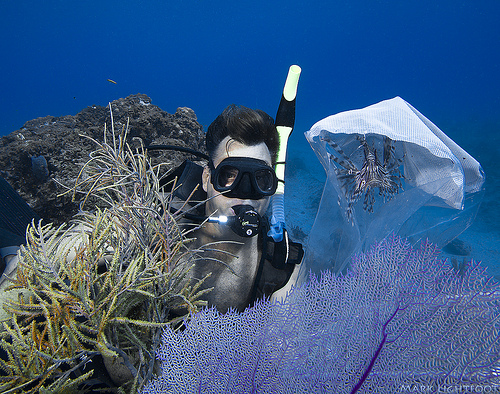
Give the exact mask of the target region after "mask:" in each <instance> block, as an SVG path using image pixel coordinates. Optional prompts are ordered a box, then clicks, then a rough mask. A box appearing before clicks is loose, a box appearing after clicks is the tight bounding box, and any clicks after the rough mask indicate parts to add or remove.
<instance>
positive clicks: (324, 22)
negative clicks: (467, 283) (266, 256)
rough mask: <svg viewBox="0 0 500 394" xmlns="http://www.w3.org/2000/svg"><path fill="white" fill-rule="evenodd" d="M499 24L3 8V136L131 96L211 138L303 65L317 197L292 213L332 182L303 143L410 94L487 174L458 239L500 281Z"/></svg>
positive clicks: (299, 4) (425, 6) (453, 1)
mask: <svg viewBox="0 0 500 394" xmlns="http://www.w3.org/2000/svg"><path fill="white" fill-rule="evenodd" d="M499 20H500V1H498V0H474V1H459V0H404V1H397V0H392V1H389V0H388V1H382V0H351V1H345V2H340V1H336V2H335V1H330V2H327V1H313V0H312V1H309V2H304V1H297V0H292V1H280V0H276V1H269V0H267V1H263V0H254V1H222V0H212V1H206V0H184V1H182V0H181V1H177V2H172V1H167V0H162V1H160V0H149V1H146V0H144V1H139V0H136V1H130V0H122V1H115V0H113V1H106V0H101V1H93V0H88V1H81V2H77V1H69V0H64V1H62V0H58V1H54V0H46V1H43V2H40V1H24V0H16V1H14V0H0V33H1V37H2V40H1V42H0V53H1V54H2V61H1V62H0V86H1V88H2V94H1V98H0V135H6V134H8V133H10V132H12V131H14V130H17V129H19V128H21V127H22V125H23V124H24V123H25V122H26V121H28V120H31V119H33V118H36V117H40V116H46V115H52V116H62V115H68V114H76V113H77V112H79V111H80V110H82V109H83V108H85V107H87V106H90V105H93V104H97V105H106V104H107V103H108V102H109V101H112V100H115V99H118V98H120V97H126V96H128V95H130V94H134V93H144V94H147V95H148V96H150V97H151V98H152V100H153V104H155V105H157V106H159V107H160V108H162V109H163V110H166V111H168V112H171V113H173V112H175V110H176V108H177V107H180V106H187V107H191V108H193V109H194V111H195V112H196V114H197V116H198V120H199V122H200V123H201V124H203V126H204V127H205V129H206V127H207V126H208V125H209V124H210V122H211V121H212V120H213V119H214V118H215V117H216V116H217V115H218V114H219V113H220V112H221V111H222V110H223V109H224V108H225V107H226V106H227V105H228V104H230V103H236V104H242V105H245V106H248V107H252V108H260V109H263V110H264V111H266V112H268V113H269V114H271V115H274V114H275V113H276V109H277V106H278V103H279V99H280V97H281V91H282V88H283V83H284V80H285V77H286V73H287V71H288V67H289V66H290V65H291V64H298V65H300V66H301V67H302V75H301V79H300V83H299V92H298V100H297V116H296V127H295V132H294V133H293V134H292V137H291V146H290V151H289V159H290V162H289V163H293V165H292V164H291V165H290V166H289V167H291V170H293V171H294V174H295V177H294V178H293V180H294V183H295V184H294V185H292V186H290V187H291V188H294V187H295V188H296V190H297V188H298V187H299V186H298V185H301V187H303V188H304V186H305V188H304V189H303V190H304V193H305V192H307V190H309V192H310V193H313V192H314V193H316V194H315V195H314V196H313V197H314V198H308V199H304V201H300V200H293V201H287V209H288V211H289V212H292V213H293V211H294V210H295V211H296V210H302V211H304V210H310V211H313V209H314V201H315V198H316V197H318V196H317V193H319V192H320V190H319V191H318V190H316V189H315V190H314V191H312V190H311V188H310V187H308V185H309V186H310V185H311V184H313V183H314V184H315V185H317V184H321V182H322V179H324V171H323V169H322V167H321V165H320V164H319V162H318V161H317V160H316V159H315V155H314V153H313V152H312V150H311V149H310V148H309V146H308V144H307V142H306V140H305V138H304V136H303V133H304V132H305V131H307V130H308V129H309V127H310V126H312V125H313V124H314V123H315V122H317V121H318V120H320V119H322V118H324V117H326V116H329V115H332V114H334V113H338V112H341V111H345V110H350V109H356V108H362V107H365V106H367V105H370V104H374V103H376V102H379V101H382V100H385V99H389V98H392V97H395V96H401V97H402V98H403V99H405V100H406V101H408V102H409V103H410V104H412V105H413V106H414V107H416V108H417V109H418V110H419V111H420V112H421V113H422V114H424V115H425V116H426V117H427V118H429V119H430V120H431V121H432V122H434V123H435V124H436V125H437V126H438V127H440V128H441V129H442V130H443V131H444V132H445V133H446V134H448V136H450V137H451V138H452V139H454V140H455V141H456V142H457V143H458V144H459V145H461V146H462V147H463V148H464V149H465V150H467V151H468V152H469V153H470V154H472V156H474V157H475V158H476V159H477V160H478V161H479V162H480V163H481V164H482V166H483V168H484V170H485V172H486V176H487V183H486V195H485V199H484V202H483V204H482V206H481V209H480V212H479V214H478V217H477V219H476V222H475V223H474V225H473V226H472V227H471V228H470V229H468V230H467V231H466V232H465V233H464V234H462V236H461V238H462V239H463V240H465V241H466V242H467V243H469V244H470V245H471V247H472V257H473V258H476V259H480V260H483V261H484V263H486V264H487V265H488V266H489V267H490V268H489V272H490V273H492V274H494V275H497V277H500V252H499V250H500V213H499V209H500V204H498V199H499V197H500V180H499V179H500V170H499V166H498V164H499V160H500V136H499V130H500V116H499V109H500V49H499V48H500V24H499ZM107 79H112V80H114V81H116V82H117V84H112V83H110V82H108V81H107ZM297 174H299V176H298V175H297ZM306 200H307V201H306ZM311 201H312V203H311ZM306 202H307V204H309V205H307V204H306V205H307V206H306V207H304V206H303V203H304V204H305V203H306ZM311 204H312V205H311ZM311 224H312V223H311Z"/></svg>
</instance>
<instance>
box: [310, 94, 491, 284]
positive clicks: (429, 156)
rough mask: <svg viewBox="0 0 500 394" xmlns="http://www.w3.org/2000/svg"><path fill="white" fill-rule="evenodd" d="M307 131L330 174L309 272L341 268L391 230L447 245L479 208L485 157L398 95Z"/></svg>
mask: <svg viewBox="0 0 500 394" xmlns="http://www.w3.org/2000/svg"><path fill="white" fill-rule="evenodd" d="M306 138H307V140H308V141H309V143H310V144H311V147H312V149H313V150H314V151H315V153H316V155H317V157H318V158H319V160H320V162H321V163H322V165H323V167H324V169H325V171H326V173H327V180H326V183H325V187H324V190H323V195H322V198H321V202H320V206H319V209H318V213H317V215H316V219H315V222H314V224H313V227H312V229H311V232H310V234H309V240H308V244H307V254H306V259H305V261H304V264H303V267H302V273H303V274H304V275H305V274H306V273H307V272H309V270H310V269H312V270H313V271H314V272H320V271H321V270H325V269H330V270H333V271H334V272H341V271H343V270H344V269H345V268H346V267H347V265H348V263H349V261H350V258H351V256H352V254H353V253H356V252H361V251H365V250H366V249H367V248H368V247H369V246H370V245H372V244H373V243H374V242H380V241H381V240H382V239H384V238H385V237H387V236H388V235H391V234H396V235H400V236H402V237H405V238H408V239H409V240H410V242H411V243H412V244H413V245H415V244H417V243H419V242H420V241H421V240H424V239H426V238H428V239H429V240H430V241H431V242H433V243H435V244H437V245H438V246H439V247H443V246H445V245H446V244H447V243H449V242H450V241H451V240H452V239H453V238H455V237H456V236H457V235H459V234H460V233H461V232H462V231H464V230H465V229H466V228H467V227H468V226H469V225H470V224H471V222H472V221H473V219H474V217H475V215H476V213H477V209H478V207H479V203H480V201H481V198H482V195H483V183H484V173H483V170H482V168H481V166H480V164H479V163H478V162H477V161H476V160H475V159H474V158H473V157H471V156H470V155H469V154H468V153H467V152H465V151H464V150H463V149H462V148H461V147H459V146H458V145H457V144H456V143H455V142H453V141H452V140H451V139H450V138H449V137H447V136H446V135H445V134H444V133H443V132H442V131H441V130H440V129H439V128H438V127H436V126H435V125H434V124H433V123H432V122H430V121H429V120H428V119H427V118H426V117H424V116H423V115H422V114H421V113H420V112H418V111H417V110H416V109H415V108H413V107H412V106H411V105H410V104H408V103H407V102H406V101H404V100H403V99H401V98H400V97H396V98H394V99H391V100H386V101H382V102H380V103H378V104H374V105H371V106H369V107H366V108H363V109H359V110H353V111H347V112H342V113H339V114H337V115H332V116H329V117H327V118H325V119H323V120H321V121H319V122H317V123H316V124H315V125H314V126H313V127H312V128H311V130H309V131H308V132H307V133H306Z"/></svg>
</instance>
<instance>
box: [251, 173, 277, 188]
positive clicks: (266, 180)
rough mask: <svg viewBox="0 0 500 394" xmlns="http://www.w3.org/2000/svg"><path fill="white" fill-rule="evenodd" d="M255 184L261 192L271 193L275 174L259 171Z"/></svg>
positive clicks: (256, 174)
mask: <svg viewBox="0 0 500 394" xmlns="http://www.w3.org/2000/svg"><path fill="white" fill-rule="evenodd" d="M255 182H256V183H257V186H258V187H259V189H260V191H262V192H264V193H269V192H270V191H271V190H272V189H273V186H274V178H273V174H272V173H271V171H270V170H258V171H256V172H255Z"/></svg>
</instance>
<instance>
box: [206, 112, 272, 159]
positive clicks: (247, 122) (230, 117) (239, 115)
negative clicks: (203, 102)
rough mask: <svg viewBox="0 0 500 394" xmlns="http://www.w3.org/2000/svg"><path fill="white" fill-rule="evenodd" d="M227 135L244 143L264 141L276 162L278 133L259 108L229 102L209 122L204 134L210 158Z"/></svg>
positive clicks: (270, 119)
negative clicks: (228, 104) (229, 103)
mask: <svg viewBox="0 0 500 394" xmlns="http://www.w3.org/2000/svg"><path fill="white" fill-rule="evenodd" d="M227 136H229V137H230V138H232V139H233V140H235V141H238V142H240V143H242V144H245V145H256V144H259V143H261V142H264V143H265V144H266V146H267V148H268V149H269V152H270V154H271V160H272V164H273V165H274V164H276V156H277V154H278V149H279V134H278V131H277V130H276V126H275V125H274V120H273V118H272V117H271V116H269V115H268V114H266V113H265V112H264V111H261V110H258V109H257V110H254V109H250V108H247V107H243V106H240V105H234V104H231V105H230V106H228V107H227V108H226V109H225V110H224V111H222V113H221V114H220V115H219V116H218V117H217V118H216V119H215V120H214V121H213V122H212V124H210V126H209V127H208V130H207V134H206V147H207V151H208V154H209V156H210V157H211V158H212V157H213V156H214V154H215V151H216V149H217V147H218V146H219V144H220V143H221V141H222V140H223V139H224V138H226V137H227Z"/></svg>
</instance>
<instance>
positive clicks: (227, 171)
mask: <svg viewBox="0 0 500 394" xmlns="http://www.w3.org/2000/svg"><path fill="white" fill-rule="evenodd" d="M238 173H239V170H238V169H237V168H235V167H233V166H223V167H222V168H221V169H220V170H219V174H218V175H219V176H218V177H217V185H218V186H219V187H220V188H222V189H226V188H231V186H232V185H233V183H234V181H235V180H236V178H237V177H238Z"/></svg>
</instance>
